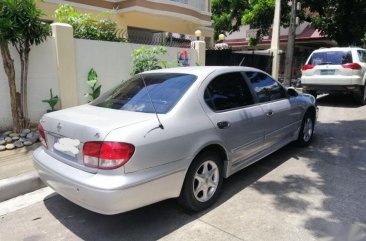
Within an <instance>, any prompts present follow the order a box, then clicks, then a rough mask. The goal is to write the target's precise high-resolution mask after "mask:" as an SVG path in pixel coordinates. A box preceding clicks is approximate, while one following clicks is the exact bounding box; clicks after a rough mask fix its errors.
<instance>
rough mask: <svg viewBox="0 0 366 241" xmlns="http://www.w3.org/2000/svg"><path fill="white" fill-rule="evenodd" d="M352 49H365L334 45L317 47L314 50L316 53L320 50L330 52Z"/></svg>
mask: <svg viewBox="0 0 366 241" xmlns="http://www.w3.org/2000/svg"><path fill="white" fill-rule="evenodd" d="M346 50H348V51H351V50H365V49H362V48H359V47H332V48H321V49H317V50H314V53H318V52H329V51H346Z"/></svg>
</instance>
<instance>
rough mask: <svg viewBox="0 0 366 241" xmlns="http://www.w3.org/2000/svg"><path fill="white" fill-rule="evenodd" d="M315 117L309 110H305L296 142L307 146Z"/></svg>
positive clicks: (310, 138) (311, 136) (311, 137)
mask: <svg viewBox="0 0 366 241" xmlns="http://www.w3.org/2000/svg"><path fill="white" fill-rule="evenodd" d="M314 124H315V117H314V115H313V114H312V113H311V112H309V111H308V112H306V113H305V116H304V118H303V120H302V122H301V128H300V131H299V135H298V138H297V140H296V144H297V145H298V146H301V147H305V146H309V145H310V143H311V140H312V139H313V134H314Z"/></svg>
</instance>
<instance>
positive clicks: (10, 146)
mask: <svg viewBox="0 0 366 241" xmlns="http://www.w3.org/2000/svg"><path fill="white" fill-rule="evenodd" d="M5 148H6V150H13V149H14V148H15V146H14V144H7V145H6V146H5Z"/></svg>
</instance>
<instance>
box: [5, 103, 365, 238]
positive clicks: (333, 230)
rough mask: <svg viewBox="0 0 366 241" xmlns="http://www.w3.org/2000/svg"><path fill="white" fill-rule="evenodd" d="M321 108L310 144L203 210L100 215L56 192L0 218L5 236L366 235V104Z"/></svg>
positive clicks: (270, 162) (266, 164) (267, 163)
mask: <svg viewBox="0 0 366 241" xmlns="http://www.w3.org/2000/svg"><path fill="white" fill-rule="evenodd" d="M319 105H320V116H319V122H318V126H317V129H316V136H315V138H314V142H313V144H312V145H311V147H309V148H306V149H301V148H297V147H294V146H291V145H289V146H287V147H285V148H283V149H282V150H280V151H278V152H276V153H274V154H272V155H271V156H269V157H267V158H265V159H264V160H262V161H260V162H258V163H256V164H254V165H252V166H251V167H249V168H247V169H246V170H243V171H241V172H239V173H237V174H235V175H234V176H232V177H231V178H230V179H228V180H226V181H225V182H224V190H223V192H222V195H221V198H220V199H219V202H218V203H217V205H215V206H214V207H212V208H211V209H209V210H208V211H206V212H202V213H199V214H190V213H185V212H184V211H183V210H182V209H181V208H180V207H179V206H178V205H177V204H176V202H175V201H174V200H168V201H164V202H161V203H158V204H154V205H151V206H149V207H145V208H141V209H139V210H135V211H131V212H128V213H125V214H120V215H115V216H103V215H98V214H95V213H92V212H89V211H87V210H84V209H82V208H80V207H78V206H76V205H74V204H72V203H70V202H69V201H67V200H65V199H64V198H62V197H61V196H59V195H54V196H48V197H47V198H46V200H44V201H41V202H37V203H35V204H33V205H31V206H29V207H26V208H23V209H20V210H17V211H14V212H10V213H7V214H5V215H2V216H1V217H0V240H4V241H5V240H27V241H30V240H157V239H161V240H210V241H213V240H271V241H272V240H281V241H283V240H339V241H346V240H366V107H359V106H355V105H353V104H352V102H351V101H349V100H348V97H345V96H335V97H333V96H325V97H321V98H319ZM0 207H1V204H0Z"/></svg>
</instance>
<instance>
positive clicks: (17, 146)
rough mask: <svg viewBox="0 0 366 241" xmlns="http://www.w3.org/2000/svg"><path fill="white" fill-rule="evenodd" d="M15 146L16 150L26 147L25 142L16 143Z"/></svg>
mask: <svg viewBox="0 0 366 241" xmlns="http://www.w3.org/2000/svg"><path fill="white" fill-rule="evenodd" d="M14 146H15V147H16V148H21V147H23V146H24V145H23V142H21V141H16V142H14Z"/></svg>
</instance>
